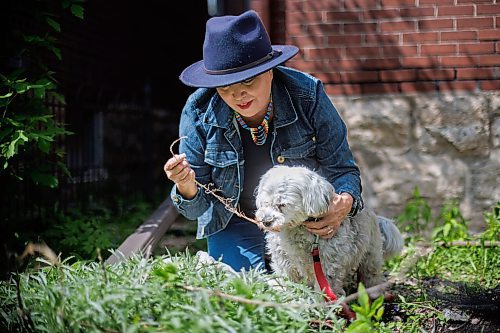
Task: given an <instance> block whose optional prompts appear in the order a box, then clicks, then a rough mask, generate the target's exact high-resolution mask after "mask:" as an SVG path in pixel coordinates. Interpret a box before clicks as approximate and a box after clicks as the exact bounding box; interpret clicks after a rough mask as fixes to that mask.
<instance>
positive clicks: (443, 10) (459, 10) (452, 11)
mask: <svg viewBox="0 0 500 333" xmlns="http://www.w3.org/2000/svg"><path fill="white" fill-rule="evenodd" d="M473 14H474V6H438V16H460V15H473Z"/></svg>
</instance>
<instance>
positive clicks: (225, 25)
mask: <svg viewBox="0 0 500 333" xmlns="http://www.w3.org/2000/svg"><path fill="white" fill-rule="evenodd" d="M298 51H299V49H298V48H297V47H296V46H293V45H271V42H270V40H269V35H268V34H267V31H266V28H265V27H264V24H263V23H262V21H261V19H260V17H259V16H258V15H257V13H256V12H255V11H253V10H249V11H246V12H244V13H243V14H241V15H238V16H231V15H227V16H218V17H212V18H210V19H209V20H208V21H207V25H206V31H205V42H204V43H203V60H200V61H198V62H195V63H194V64H192V65H191V66H189V67H187V68H186V69H184V71H182V73H181V75H180V79H181V81H182V82H183V83H184V84H185V85H188V86H191V87H203V88H215V87H222V86H227V85H230V84H234V83H237V82H240V81H244V80H246V79H249V78H251V77H253V76H256V75H259V74H262V73H264V72H266V71H268V70H269V69H271V68H273V67H276V66H278V65H279V64H281V63H283V62H285V61H286V60H288V59H290V58H292V57H293V56H294V55H296V54H297V52H298Z"/></svg>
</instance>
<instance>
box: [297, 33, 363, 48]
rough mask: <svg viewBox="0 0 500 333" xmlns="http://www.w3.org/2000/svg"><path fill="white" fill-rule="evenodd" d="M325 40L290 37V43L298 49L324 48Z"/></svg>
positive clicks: (320, 37)
mask: <svg viewBox="0 0 500 333" xmlns="http://www.w3.org/2000/svg"><path fill="white" fill-rule="evenodd" d="M360 39H361V37H360ZM326 40H327V38H326V37H324V36H317V35H310V36H297V37H295V36H291V37H290V41H291V43H292V44H293V45H296V46H297V47H299V48H303V47H311V46H313V47H321V46H326V45H328V44H327V43H325V41H326Z"/></svg>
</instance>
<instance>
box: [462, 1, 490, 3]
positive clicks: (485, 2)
mask: <svg viewBox="0 0 500 333" xmlns="http://www.w3.org/2000/svg"><path fill="white" fill-rule="evenodd" d="M480 2H483V3H486V2H488V3H492V2H493V0H457V3H480Z"/></svg>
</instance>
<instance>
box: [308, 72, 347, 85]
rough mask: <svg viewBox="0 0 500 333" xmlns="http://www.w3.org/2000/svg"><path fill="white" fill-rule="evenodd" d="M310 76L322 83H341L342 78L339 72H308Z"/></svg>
mask: <svg viewBox="0 0 500 333" xmlns="http://www.w3.org/2000/svg"><path fill="white" fill-rule="evenodd" d="M309 74H311V75H312V76H314V77H316V78H318V79H320V80H321V81H322V82H323V83H325V84H326V83H341V82H342V79H341V77H340V74H339V73H332V72H328V73H320V72H309Z"/></svg>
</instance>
